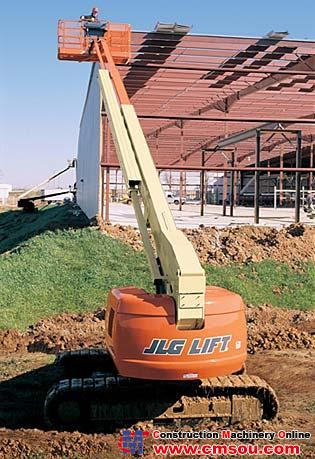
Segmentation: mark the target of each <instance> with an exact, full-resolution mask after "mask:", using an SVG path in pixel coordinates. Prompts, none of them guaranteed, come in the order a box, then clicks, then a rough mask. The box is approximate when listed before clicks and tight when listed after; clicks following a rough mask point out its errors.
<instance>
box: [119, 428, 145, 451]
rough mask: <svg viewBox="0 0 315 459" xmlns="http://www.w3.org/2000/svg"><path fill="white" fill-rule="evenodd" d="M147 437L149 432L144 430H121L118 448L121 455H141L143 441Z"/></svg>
mask: <svg viewBox="0 0 315 459" xmlns="http://www.w3.org/2000/svg"><path fill="white" fill-rule="evenodd" d="M148 435H150V432H148V431H146V430H135V431H131V430H123V431H122V436H121V437H120V439H119V441H118V447H119V448H120V450H121V451H122V453H123V454H132V455H136V454H137V455H141V454H143V440H144V438H145V437H147V436H148Z"/></svg>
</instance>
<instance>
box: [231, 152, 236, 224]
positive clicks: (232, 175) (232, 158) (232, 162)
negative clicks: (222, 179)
mask: <svg viewBox="0 0 315 459" xmlns="http://www.w3.org/2000/svg"><path fill="white" fill-rule="evenodd" d="M231 166H232V167H234V166H235V151H234V150H233V151H232V153H231ZM230 174H231V175H230V217H233V214H234V199H235V194H234V191H235V190H234V187H235V171H231V172H230Z"/></svg>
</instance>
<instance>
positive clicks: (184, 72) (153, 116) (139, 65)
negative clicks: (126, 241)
mask: <svg viewBox="0 0 315 459" xmlns="http://www.w3.org/2000/svg"><path fill="white" fill-rule="evenodd" d="M98 67H99V65H98V64H97V63H94V64H93V66H92V70H91V75H90V81H89V85H88V91H87V96H86V101H85V105H84V109H83V114H82V119H81V126H80V136H79V149H78V162H77V201H78V203H79V205H80V207H81V208H82V209H83V210H84V212H85V213H86V214H87V215H88V216H89V217H90V218H92V217H94V216H96V215H101V216H102V217H103V218H105V219H107V220H108V219H110V215H109V202H110V201H111V199H112V198H113V197H114V198H117V199H118V198H119V196H117V194H119V192H120V193H123V186H122V184H121V181H122V179H121V175H120V174H119V172H117V171H118V169H119V163H118V159H117V157H116V153H115V147H114V144H113V141H112V138H111V133H110V129H109V124H108V121H107V117H106V114H105V110H104V108H103V107H102V103H101V95H100V89H99V85H98V81H97V70H98ZM118 68H119V72H120V73H121V75H122V76H123V80H124V85H125V87H126V89H127V92H128V95H129V97H130V98H131V102H132V103H133V104H134V106H135V109H136V112H137V115H138V117H139V119H140V121H141V125H142V128H143V131H144V133H145V136H146V138H147V141H148V144H149V147H150V150H151V154H152V156H153V158H154V161H155V164H156V167H157V169H158V170H159V171H160V176H161V179H162V182H163V184H164V187H165V188H168V189H172V187H173V190H174V192H175V194H176V195H178V197H179V200H184V199H187V197H188V199H192V200H193V199H199V200H200V203H201V206H202V207H203V204H204V203H206V202H208V203H216V204H223V208H224V206H225V205H226V204H228V205H230V206H233V205H234V204H240V205H251V206H255V221H256V222H258V221H259V206H260V205H265V206H269V205H274V204H276V205H287V206H292V207H294V206H295V220H296V221H299V213H300V205H301V202H302V197H303V196H305V193H307V192H308V190H312V189H314V156H315V91H314V89H315V42H314V41H306V40H289V39H287V38H286V33H270V34H268V35H267V36H265V37H263V38H251V37H227V36H212V35H194V34H190V33H189V30H188V28H182V27H177V26H176V24H167V25H165V24H158V25H157V27H156V29H155V31H153V32H132V33H131V58H130V59H129V60H128V62H127V63H122V64H119V65H118Z"/></svg>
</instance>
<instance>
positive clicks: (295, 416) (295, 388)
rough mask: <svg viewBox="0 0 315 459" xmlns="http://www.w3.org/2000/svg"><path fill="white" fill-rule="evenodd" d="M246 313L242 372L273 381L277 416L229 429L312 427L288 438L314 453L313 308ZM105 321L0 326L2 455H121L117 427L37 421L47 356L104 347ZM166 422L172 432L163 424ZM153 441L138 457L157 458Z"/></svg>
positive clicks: (67, 319) (95, 317)
mask: <svg viewBox="0 0 315 459" xmlns="http://www.w3.org/2000/svg"><path fill="white" fill-rule="evenodd" d="M247 318H248V329H249V352H250V355H249V358H248V363H247V370H248V373H249V374H256V375H258V376H260V377H263V378H264V379H266V380H267V381H268V382H269V383H270V384H271V386H272V387H273V388H274V389H275V391H276V393H277V396H278V398H279V401H280V413H279V418H278V419H277V420H276V421H273V422H261V423H250V424H242V425H237V426H233V430H239V429H243V428H246V429H251V430H265V431H266V430H268V431H270V430H272V431H274V430H275V431H278V430H280V429H285V430H287V431H291V430H300V431H310V432H311V433H312V437H311V439H310V440H307V441H305V440H303V441H302V440H300V441H296V442H294V443H297V444H299V445H300V446H301V448H302V453H303V454H302V455H301V456H300V457H305V458H308V457H315V440H314V435H315V427H314V426H315V422H314V420H315V391H314V389H313V387H314V386H313V384H314V380H315V336H314V333H315V326H314V325H315V312H301V311H292V310H290V311H289V310H283V309H278V308H272V307H270V306H264V307H261V308H254V307H249V308H248V310H247ZM103 319H104V311H103V310H100V311H97V312H95V313H94V314H77V315H75V314H62V315H60V316H55V317H51V318H49V319H44V320H41V321H40V322H39V323H37V324H36V325H34V326H32V327H30V328H29V329H28V330H27V331H26V332H25V333H21V332H18V331H14V330H10V331H6V332H1V335H0V343H1V349H2V350H1V353H0V401H1V405H0V407H1V408H0V458H1V459H2V458H3V459H4V458H5V459H10V458H13V457H14V458H21V459H24V458H32V459H44V458H45V459H52V458H63V457H69V458H79V459H83V458H93V459H100V458H102V459H112V458H113V457H123V456H122V455H121V452H120V450H119V448H118V445H117V443H118V440H119V437H120V432H119V431H116V432H115V433H113V434H106V433H98V434H85V433H80V432H73V433H70V432H55V431H53V432H52V431H46V430H45V424H44V421H43V414H42V407H43V401H44V398H45V395H46V392H47V391H48V389H49V387H50V386H51V385H52V384H53V383H54V381H56V380H58V377H60V375H58V371H57V370H56V367H55V366H54V365H52V362H53V359H54V356H53V355H52V354H55V353H57V352H58V351H59V350H64V349H75V348H81V347H99V346H102V345H103V336H104V320H103ZM126 427H128V426H126ZM140 427H142V428H148V429H149V430H150V428H152V424H151V423H150V422H148V423H141V425H140ZM193 427H194V429H198V430H199V429H200V430H202V429H208V430H220V429H222V428H223V427H224V426H223V425H222V424H219V423H209V422H204V423H202V424H199V425H198V426H196V425H194V426H193ZM165 428H166V429H167V430H170V427H169V426H168V427H165ZM173 428H174V427H172V429H173ZM182 428H184V429H191V428H192V425H185V424H184V425H183V426H182ZM278 441H279V440H278ZM216 442H217V441H216ZM153 443H154V442H153V439H152V438H147V439H145V454H144V457H146V458H153V457H156V456H154V454H153V452H152V444H153ZM201 443H202V442H200V444H201ZM207 443H211V441H207ZM291 443H292V442H291ZM120 455H121V456H120Z"/></svg>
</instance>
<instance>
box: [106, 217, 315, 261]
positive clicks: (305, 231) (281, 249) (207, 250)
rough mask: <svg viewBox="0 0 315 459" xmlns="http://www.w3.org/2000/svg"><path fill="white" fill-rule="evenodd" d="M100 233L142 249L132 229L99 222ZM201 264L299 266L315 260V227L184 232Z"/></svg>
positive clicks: (293, 226)
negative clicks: (272, 261)
mask: <svg viewBox="0 0 315 459" xmlns="http://www.w3.org/2000/svg"><path fill="white" fill-rule="evenodd" d="M98 224H99V228H100V230H101V231H102V232H103V233H105V234H107V235H109V236H112V237H114V238H115V239H119V240H121V241H123V242H125V243H126V244H128V245H129V246H131V247H132V248H133V249H135V250H142V249H143V244H142V242H141V237H140V233H139V231H138V230H137V229H135V228H133V227H131V226H122V225H111V224H105V223H102V222H98ZM183 231H184V233H185V234H186V235H187V236H188V239H189V240H190V241H191V243H192V244H193V246H194V248H195V250H196V252H197V254H198V257H199V259H200V261H201V262H202V263H210V264H215V265H222V264H229V263H232V262H233V263H248V262H259V261H262V260H266V259H272V260H275V261H279V262H285V263H289V264H290V265H292V264H298V263H299V262H303V261H309V260H312V261H315V227H312V226H306V225H302V224H297V225H290V226H287V227H284V228H281V229H279V230H278V229H277V228H271V227H255V226H241V227H237V228H229V227H227V228H222V229H218V228H214V227H204V228H197V229H185V230H183Z"/></svg>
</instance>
